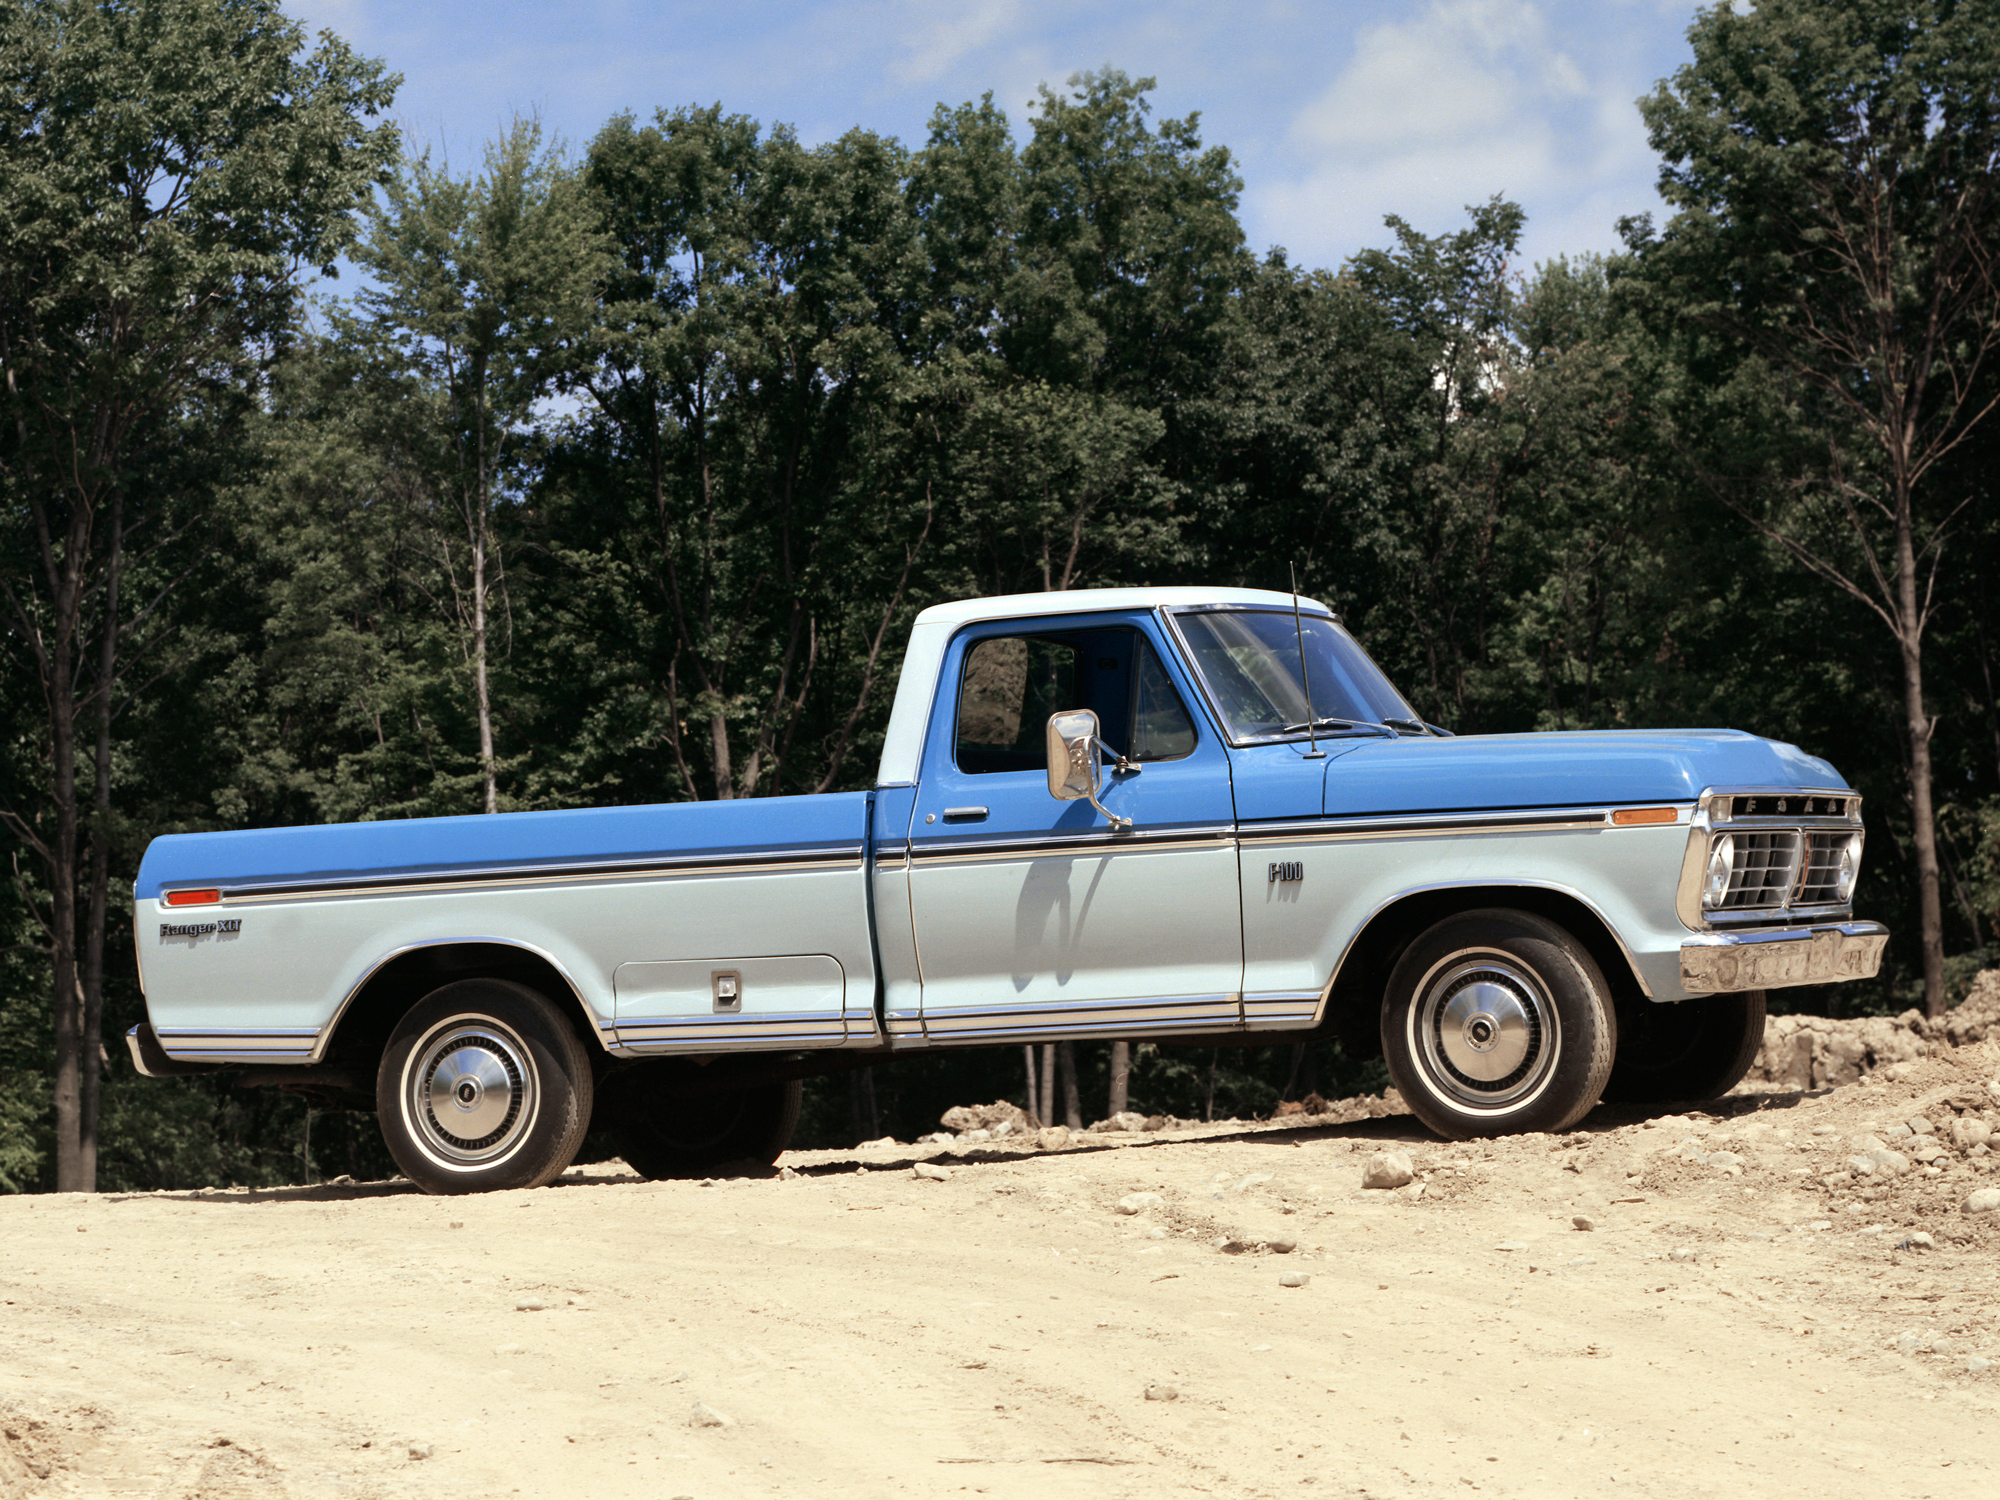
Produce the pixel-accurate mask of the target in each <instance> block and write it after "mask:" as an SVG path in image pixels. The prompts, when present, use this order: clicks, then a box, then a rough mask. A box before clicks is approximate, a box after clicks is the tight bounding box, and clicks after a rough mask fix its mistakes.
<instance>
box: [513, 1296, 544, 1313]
mask: <svg viewBox="0 0 2000 1500" xmlns="http://www.w3.org/2000/svg"><path fill="white" fill-rule="evenodd" d="M547 1309H548V1303H546V1302H544V1301H543V1300H542V1299H541V1298H540V1297H523V1298H522V1299H521V1300H520V1301H518V1302H516V1303H515V1304H514V1311H515V1312H545V1311H547Z"/></svg>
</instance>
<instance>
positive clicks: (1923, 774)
mask: <svg viewBox="0 0 2000 1500" xmlns="http://www.w3.org/2000/svg"><path fill="white" fill-rule="evenodd" d="M1897 500H1898V502H1899V503H1898V504H1897V506H1896V610H1897V614H1898V615H1899V616H1900V617H1901V618H1900V620H1899V621H1898V624H1899V626H1900V627H1901V628H1900V629H1898V630H1897V632H1896V636H1897V645H1898V646H1899V647H1900V648H1901V655H1902V660H1903V714H1904V721H1905V722H1904V727H1905V732H1906V733H1907V734H1908V735H1909V738H1910V837H1911V841H1912V842H1913V843H1914V844H1915V845H1916V851H1917V903H1918V912H1919V920H1920V922H1921V925H1922V929H1923V952H1924V1013H1925V1014H1926V1015H1928V1016H1930V1017H1931V1018H1932V1019H1936V1018H1937V1017H1939V1016H1942V1015H1943V1014H1944V908H1943V903H1942V900H1941V898H1940V892H1939V889H1938V851H1937V824H1936V821H1935V815H1934V813H1933V811H1932V807H1931V731H1932V729H1933V728H1935V727H1936V726H1935V725H1934V724H1933V722H1932V720H1931V718H1930V716H1929V715H1928V714H1927V713H1925V712H1924V657H1923V650H1924V638H1923V629H1924V621H1923V613H1922V610H1921V607H1920V606H1919V604H1918V601H1917V556H1916V544H1915V540H1914V538H1913V537H1912V535H1911V531H1912V526H1911V514H1910V497H1909V495H1908V493H1907V492H1905V493H1904V494H1901V495H1899V496H1897Z"/></svg>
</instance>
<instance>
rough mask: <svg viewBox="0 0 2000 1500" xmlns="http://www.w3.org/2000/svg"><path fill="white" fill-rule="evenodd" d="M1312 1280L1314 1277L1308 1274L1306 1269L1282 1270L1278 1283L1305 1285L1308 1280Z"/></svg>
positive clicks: (1283, 1284) (1282, 1284)
mask: <svg viewBox="0 0 2000 1500" xmlns="http://www.w3.org/2000/svg"><path fill="white" fill-rule="evenodd" d="M1311 1280H1312V1277H1310V1276H1308V1275H1306V1273H1305V1272H1304V1271H1284V1272H1281V1273H1280V1274H1279V1276H1278V1285H1279V1286H1304V1285H1305V1284H1306V1283H1307V1282H1309V1281H1311Z"/></svg>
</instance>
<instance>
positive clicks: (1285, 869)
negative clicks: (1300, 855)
mask: <svg viewBox="0 0 2000 1500" xmlns="http://www.w3.org/2000/svg"><path fill="white" fill-rule="evenodd" d="M1305 878H1306V866H1305V861H1304V860H1300V859H1281V860H1277V861H1275V862H1274V863H1273V864H1272V865H1271V878H1270V884H1272V885H1277V884H1278V883H1279V882H1281V881H1288V880H1304V879H1305Z"/></svg>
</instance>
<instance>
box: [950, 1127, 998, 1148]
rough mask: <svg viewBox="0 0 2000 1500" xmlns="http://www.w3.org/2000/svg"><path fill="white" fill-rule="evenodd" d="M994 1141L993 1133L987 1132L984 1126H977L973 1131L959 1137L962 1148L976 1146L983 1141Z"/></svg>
mask: <svg viewBox="0 0 2000 1500" xmlns="http://www.w3.org/2000/svg"><path fill="white" fill-rule="evenodd" d="M992 1139H993V1132H992V1131H990V1130H987V1129H986V1128H985V1127H983V1126H975V1127H974V1128H973V1129H971V1130H967V1131H964V1132H962V1133H961V1134H960V1135H959V1137H958V1144H959V1145H961V1146H976V1145H978V1144H979V1143H980V1142H981V1141H990V1140H992Z"/></svg>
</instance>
